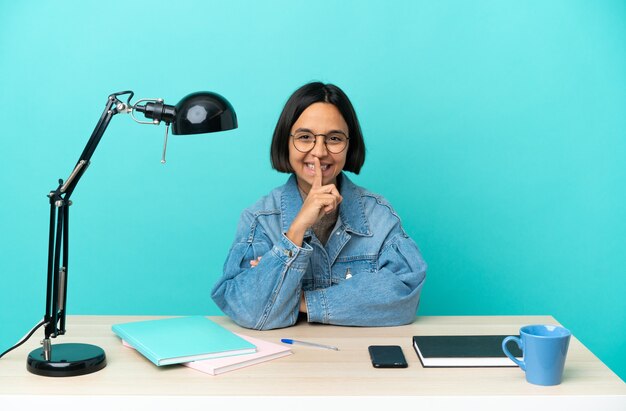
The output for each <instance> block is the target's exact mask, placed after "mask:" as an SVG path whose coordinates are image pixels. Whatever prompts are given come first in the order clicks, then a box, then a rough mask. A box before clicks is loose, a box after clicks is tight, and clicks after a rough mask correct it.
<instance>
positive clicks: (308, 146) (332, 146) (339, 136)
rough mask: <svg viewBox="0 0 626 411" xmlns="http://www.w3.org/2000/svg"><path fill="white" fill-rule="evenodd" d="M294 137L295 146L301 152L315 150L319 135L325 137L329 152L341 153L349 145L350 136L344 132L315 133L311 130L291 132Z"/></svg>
mask: <svg viewBox="0 0 626 411" xmlns="http://www.w3.org/2000/svg"><path fill="white" fill-rule="evenodd" d="M289 136H290V137H293V146H294V147H295V148H296V150H298V151H299V152H301V153H308V152H309V151H311V150H313V147H315V143H316V142H317V139H316V137H317V136H323V137H324V145H326V150H328V152H329V153H333V154H339V153H341V152H342V151H343V150H345V149H346V147H347V146H348V140H349V139H350V137H348V136H346V135H345V134H343V133H342V132H339V131H338V132H332V133H330V134H313V133H312V132H310V131H299V132H297V133H296V134H289Z"/></svg>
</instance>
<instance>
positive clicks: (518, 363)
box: [502, 336, 526, 371]
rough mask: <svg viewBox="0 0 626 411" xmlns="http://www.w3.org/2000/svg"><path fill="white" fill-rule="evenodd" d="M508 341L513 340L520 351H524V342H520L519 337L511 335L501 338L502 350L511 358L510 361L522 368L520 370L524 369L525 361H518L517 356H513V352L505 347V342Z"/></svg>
mask: <svg viewBox="0 0 626 411" xmlns="http://www.w3.org/2000/svg"><path fill="white" fill-rule="evenodd" d="M509 341H515V343H516V344H517V346H518V347H519V349H520V350H522V352H523V351H524V343H523V342H522V340H521V339H519V338H517V337H513V336H510V337H506V338H505V339H504V340H502V351H504V353H505V354H506V356H507V357H509V358H510V359H511V361H513V362H514V363H515V364H517V365H519V367H520V368H521V369H522V371H526V363H525V362H524V361H520V360H518V359H517V358H515V357H514V356H513V354H511V353H510V352H509V350H508V349H507V348H506V344H507V343H508V342H509Z"/></svg>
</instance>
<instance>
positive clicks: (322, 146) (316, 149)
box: [311, 136, 328, 158]
mask: <svg viewBox="0 0 626 411" xmlns="http://www.w3.org/2000/svg"><path fill="white" fill-rule="evenodd" d="M311 154H313V155H314V156H315V157H317V158H320V157H324V156H325V155H326V154H328V150H326V137H324V136H316V137H315V145H314V146H313V149H312V150H311Z"/></svg>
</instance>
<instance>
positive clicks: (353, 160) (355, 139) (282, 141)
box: [270, 82, 365, 174]
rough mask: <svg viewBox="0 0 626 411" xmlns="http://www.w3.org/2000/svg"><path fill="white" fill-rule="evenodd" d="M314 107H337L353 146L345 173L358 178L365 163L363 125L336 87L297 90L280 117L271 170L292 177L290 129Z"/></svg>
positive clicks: (311, 85)
mask: <svg viewBox="0 0 626 411" xmlns="http://www.w3.org/2000/svg"><path fill="white" fill-rule="evenodd" d="M314 103H330V104H332V105H334V106H335V107H337V109H338V110H339V112H340V113H341V115H342V116H343V119H344V120H345V121H346V124H347V125H348V135H349V137H350V144H349V145H348V154H347V155H346V164H345V166H344V167H343V169H344V170H345V171H351V172H353V173H354V174H359V171H361V167H362V166H363V163H364V162H365V142H364V141H363V134H362V133H361V125H360V124H359V120H358V118H357V116H356V112H355V111H354V107H353V106H352V103H351V102H350V99H349V98H348V96H347V95H346V94H345V93H344V92H343V91H342V90H341V89H340V88H339V87H337V86H335V85H333V84H324V83H320V82H313V83H308V84H305V85H304V86H302V87H300V88H299V89H297V90H296V91H295V92H294V93H293V94H292V95H291V97H289V100H287V103H286V104H285V107H284V108H283V111H282V112H281V113H280V117H279V118H278V122H277V123H276V128H275V129H274V135H273V137H272V145H271V149H270V160H271V162H272V167H273V168H274V169H275V170H278V171H280V172H282V173H292V172H293V168H292V167H291V164H289V134H290V133H291V127H293V125H294V123H295V122H296V121H297V120H298V118H299V117H300V115H301V114H302V112H303V111H304V110H306V109H307V108H308V107H309V106H310V105H312V104H314Z"/></svg>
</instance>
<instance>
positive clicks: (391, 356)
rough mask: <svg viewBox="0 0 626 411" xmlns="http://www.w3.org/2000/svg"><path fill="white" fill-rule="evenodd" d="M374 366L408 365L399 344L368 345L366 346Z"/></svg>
mask: <svg viewBox="0 0 626 411" xmlns="http://www.w3.org/2000/svg"><path fill="white" fill-rule="evenodd" d="M367 349H368V350H369V352H370V358H371V359H372V365H373V366H374V368H406V367H408V366H409V364H407V362H406V358H404V353H403V352H402V347H400V346H399V345H370V346H369V347H367Z"/></svg>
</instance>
